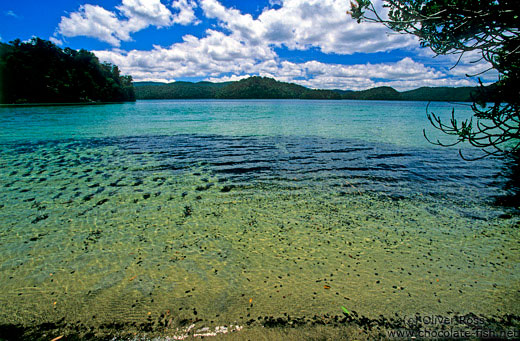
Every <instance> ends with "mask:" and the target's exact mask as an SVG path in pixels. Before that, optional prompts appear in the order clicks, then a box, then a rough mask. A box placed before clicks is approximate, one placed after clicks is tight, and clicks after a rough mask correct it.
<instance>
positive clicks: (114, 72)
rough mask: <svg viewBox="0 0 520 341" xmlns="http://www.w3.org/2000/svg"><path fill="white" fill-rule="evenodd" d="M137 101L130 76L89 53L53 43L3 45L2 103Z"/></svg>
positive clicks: (34, 41) (36, 41) (0, 49)
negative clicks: (123, 74) (121, 73)
mask: <svg viewBox="0 0 520 341" xmlns="http://www.w3.org/2000/svg"><path fill="white" fill-rule="evenodd" d="M133 100H135V95H134V88H133V85H132V77H131V76H121V75H120V71H119V68H118V67H117V66H115V65H112V64H109V63H100V62H99V60H98V58H97V57H96V56H95V55H94V54H93V53H91V52H89V51H86V50H83V49H82V50H79V51H76V50H72V49H70V48H65V49H61V48H60V47H58V46H56V45H55V44H53V43H52V42H50V41H46V40H42V39H40V38H33V39H31V40H30V41H29V42H21V41H20V40H19V39H17V40H15V41H12V42H10V44H1V43H0V103H76V102H93V101H101V102H120V101H133Z"/></svg>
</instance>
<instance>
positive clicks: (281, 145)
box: [0, 101, 520, 328]
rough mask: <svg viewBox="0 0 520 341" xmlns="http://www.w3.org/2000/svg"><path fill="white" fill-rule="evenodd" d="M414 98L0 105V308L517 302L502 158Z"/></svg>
mask: <svg viewBox="0 0 520 341" xmlns="http://www.w3.org/2000/svg"><path fill="white" fill-rule="evenodd" d="M425 106H426V104H425V103H403V102H401V103H396V102H334V101H327V102H325V101H324V102H320V101H317V102H314V101H220V102H219V101H216V102H215V101H213V102H212V101H164V102H160V101H158V102H137V103H136V104H123V105H106V106H87V107H45V108H17V109H12V108H8V109H7V108H0V126H1V127H2V128H0V140H1V141H2V145H1V146H0V221H1V222H2V228H1V230H0V269H1V270H0V292H1V295H0V304H1V305H2V307H3V308H2V309H1V310H0V323H1V324H18V323H20V324H23V325H25V326H27V327H31V326H38V325H41V324H42V323H44V322H57V321H63V320H62V319H64V321H65V322H66V323H69V324H71V325H74V324H77V323H78V321H81V323H83V324H85V325H88V326H92V327H94V328H97V327H99V326H100V325H103V324H105V325H106V324H110V323H113V322H117V323H134V322H135V323H142V322H149V321H156V320H157V321H159V320H161V319H164V318H165V316H167V317H168V318H166V321H169V318H171V319H172V322H171V323H170V322H168V323H170V325H171V326H172V327H176V326H179V325H180V324H182V323H185V322H186V321H190V322H194V321H196V324H197V326H200V327H203V326H215V325H221V324H229V323H238V324H244V323H246V322H247V321H251V320H252V319H254V320H256V321H259V322H258V323H260V322H261V321H262V320H263V318H264V317H266V316H273V317H287V316H292V317H293V318H294V317H295V318H308V319H311V318H314V317H315V316H323V315H325V314H327V315H329V316H333V315H339V314H341V309H340V307H341V306H345V307H347V308H348V309H349V310H352V311H356V312H358V313H360V314H363V315H366V316H370V317H373V318H376V317H378V316H379V315H380V314H382V315H384V316H393V315H394V314H395V313H397V314H399V315H411V314H415V313H417V312H419V313H421V314H429V313H439V314H447V313H453V312H458V313H469V312H472V313H477V314H483V315H485V316H503V315H505V314H516V315H518V313H519V311H518V306H519V305H518V302H519V290H520V281H519V277H520V276H519V275H518V274H519V273H520V272H519V270H520V269H519V262H518V261H519V253H518V240H519V235H518V234H519V233H518V227H519V219H518V216H517V215H516V213H515V211H512V210H511V209H510V208H507V207H501V206H497V205H495V201H496V198H497V197H502V198H504V197H505V198H507V197H510V196H512V195H513V194H514V193H515V190H516V187H517V182H516V181H517V180H516V179H517V177H516V176H515V167H514V166H513V165H511V164H510V163H509V162H508V161H507V160H500V159H486V160H481V161H478V162H465V161H462V160H461V159H460V158H459V156H458V153H457V151H456V150H452V149H439V148H435V147H432V146H430V145H428V144H427V143H426V142H425V140H424V138H423V136H422V129H423V128H428V124H429V123H428V121H427V120H426V118H425ZM436 106H437V107H435V108H434V109H435V110H436V112H439V110H440V111H442V112H446V115H448V114H450V112H451V106H450V105H449V104H436ZM461 110H466V109H465V108H464V107H461ZM462 114H464V113H463V112H462ZM466 114H467V112H466ZM466 152H467V153H472V151H471V150H468V151H466ZM516 174H517V173H516ZM161 315H162V316H161Z"/></svg>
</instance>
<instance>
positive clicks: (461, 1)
mask: <svg viewBox="0 0 520 341" xmlns="http://www.w3.org/2000/svg"><path fill="white" fill-rule="evenodd" d="M384 6H385V7H386V8H387V9H388V11H389V12H388V19H383V18H382V17H381V16H380V14H379V13H378V12H377V11H376V9H375V7H374V6H373V4H372V3H371V2H370V1H369V0H356V2H355V3H352V6H351V12H350V14H351V15H352V17H353V18H355V19H357V20H358V22H360V21H367V22H378V23H383V24H384V25H386V26H387V27H388V28H390V29H391V30H393V31H396V32H399V33H408V34H413V35H415V36H417V37H418V38H419V40H420V43H421V45H422V46H423V47H429V48H430V49H431V50H432V51H433V52H435V53H436V54H437V55H448V54H456V55H459V61H460V58H462V55H463V54H464V53H467V52H472V51H476V52H478V53H480V56H481V59H483V60H485V61H487V62H488V63H489V64H490V65H491V68H492V69H495V70H496V71H498V74H499V80H498V82H497V83H496V84H495V86H494V87H493V88H492V89H493V93H492V94H490V93H489V88H487V89H486V88H484V87H483V86H482V87H481V93H480V96H477V97H475V98H473V100H474V104H473V106H472V108H473V111H474V118H475V119H476V120H475V121H473V119H470V120H465V121H461V122H458V121H457V120H456V119H455V117H453V119H452V120H451V121H450V122H449V123H444V122H442V121H441V120H440V118H439V117H438V116H436V115H435V114H433V113H432V114H430V115H429V116H428V117H429V119H430V121H431V122H432V124H433V125H434V127H436V128H437V129H440V130H442V131H443V132H445V133H447V134H449V135H452V136H455V139H456V140H455V142H454V143H452V144H450V145H456V144H458V143H461V142H464V141H467V142H469V143H470V144H472V145H473V146H476V147H478V148H481V149H482V150H483V151H485V153H486V155H502V154H507V153H511V152H515V151H519V150H520V139H519V138H520V128H519V127H520V118H519V107H520V87H519V86H518V84H520V29H519V26H520V18H519V11H518V0H416V1H409V0H384ZM468 76H470V75H468ZM474 76H476V75H474ZM481 85H482V84H481ZM490 97H491V98H492V99H493V102H492V103H490V104H487V103H485V99H489V98H490ZM435 144H439V145H445V144H443V143H441V142H439V141H436V142H435Z"/></svg>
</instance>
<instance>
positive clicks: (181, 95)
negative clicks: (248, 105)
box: [135, 77, 341, 99]
mask: <svg viewBox="0 0 520 341" xmlns="http://www.w3.org/2000/svg"><path fill="white" fill-rule="evenodd" d="M135 92H136V97H137V99H197V98H200V99H341V95H339V94H338V93H336V92H334V91H331V90H311V89H307V88H305V87H303V86H300V85H296V84H291V83H284V82H279V81H276V80H274V79H272V78H265V77H250V78H247V79H242V80H240V81H237V82H225V83H210V82H199V83H190V82H174V83H169V84H160V85H158V84H157V83H139V82H137V83H135Z"/></svg>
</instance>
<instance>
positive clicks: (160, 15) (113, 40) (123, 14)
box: [55, 0, 198, 46]
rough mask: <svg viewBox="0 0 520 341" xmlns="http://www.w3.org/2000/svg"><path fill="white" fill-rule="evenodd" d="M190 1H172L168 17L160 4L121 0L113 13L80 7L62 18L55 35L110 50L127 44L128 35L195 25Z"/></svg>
mask: <svg viewBox="0 0 520 341" xmlns="http://www.w3.org/2000/svg"><path fill="white" fill-rule="evenodd" d="M196 6H197V4H196V3H195V2H194V1H193V0H176V1H173V3H172V8H173V9H175V10H176V11H175V13H172V12H171V11H170V9H169V8H167V7H166V6H165V5H164V4H163V3H162V2H161V1H160V0H122V3H121V5H119V6H117V7H116V10H117V13H116V12H112V11H108V10H106V9H105V8H103V7H101V6H97V5H90V4H86V5H82V6H80V8H79V10H78V11H77V12H73V13H71V14H70V15H69V16H68V17H62V18H61V21H60V23H59V24H58V29H57V33H56V35H55V38H56V39H58V37H57V36H58V35H61V36H63V37H77V36H86V37H92V38H97V39H99V40H101V41H104V42H107V43H109V44H111V45H113V46H119V45H120V44H121V41H130V40H131V34H132V33H135V32H138V31H141V30H143V29H145V28H147V27H149V26H156V27H167V26H171V25H173V24H181V25H187V24H190V23H197V22H198V21H197V18H196V16H195V12H194V8H195V7H196Z"/></svg>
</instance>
